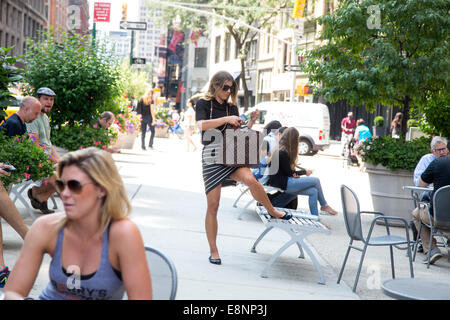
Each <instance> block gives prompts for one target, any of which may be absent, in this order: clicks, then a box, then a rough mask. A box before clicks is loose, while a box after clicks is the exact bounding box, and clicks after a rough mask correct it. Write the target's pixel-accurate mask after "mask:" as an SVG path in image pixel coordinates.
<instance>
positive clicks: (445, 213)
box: [413, 186, 450, 268]
mask: <svg viewBox="0 0 450 320" xmlns="http://www.w3.org/2000/svg"><path fill="white" fill-rule="evenodd" d="M421 204H423V205H425V206H426V208H427V213H428V221H430V224H426V223H425V222H423V221H420V222H421V223H420V227H419V231H418V235H417V239H416V242H415V244H414V256H413V260H415V258H416V253H417V246H418V245H419V242H420V231H421V230H422V227H423V226H424V225H425V226H426V227H428V228H429V229H430V246H431V243H432V240H433V237H434V236H438V237H441V239H442V242H443V243H444V246H445V249H447V256H448V261H449V262H450V251H449V248H448V246H447V241H444V238H447V239H449V238H450V186H445V187H442V188H439V189H438V190H437V191H436V192H435V193H434V195H433V213H434V214H433V216H431V213H430V205H429V203H427V202H421ZM430 256H431V248H429V250H428V253H427V268H430Z"/></svg>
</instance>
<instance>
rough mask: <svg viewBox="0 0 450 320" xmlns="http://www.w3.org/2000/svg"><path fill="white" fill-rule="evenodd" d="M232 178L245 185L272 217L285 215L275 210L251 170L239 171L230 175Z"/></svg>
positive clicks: (243, 169)
mask: <svg viewBox="0 0 450 320" xmlns="http://www.w3.org/2000/svg"><path fill="white" fill-rule="evenodd" d="M230 178H231V179H233V180H235V181H240V182H242V183H244V184H245V185H246V186H247V187H248V188H249V189H250V193H251V194H252V196H253V199H255V200H256V201H258V202H260V203H262V205H263V206H264V208H266V210H267V212H268V213H269V214H270V215H271V216H273V217H275V218H281V217H283V216H284V215H285V213H284V212H281V211H278V210H275V208H274V207H273V205H272V203H271V202H270V200H269V198H268V197H267V194H266V192H265V191H264V188H263V186H262V185H261V184H260V183H259V182H258V180H256V179H255V177H254V176H253V173H252V172H251V171H250V169H249V168H246V167H242V168H239V169H237V170H236V171H235V172H233V173H232V174H231V175H230Z"/></svg>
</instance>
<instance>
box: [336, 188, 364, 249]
mask: <svg viewBox="0 0 450 320" xmlns="http://www.w3.org/2000/svg"><path fill="white" fill-rule="evenodd" d="M341 199H342V211H343V213H344V221H345V227H346V228H347V233H348V235H349V237H350V238H351V239H353V240H361V241H363V240H364V237H363V234H362V227H361V216H360V209H359V201H358V197H357V196H356V194H355V193H354V192H353V190H352V189H350V188H349V187H347V186H346V185H341Z"/></svg>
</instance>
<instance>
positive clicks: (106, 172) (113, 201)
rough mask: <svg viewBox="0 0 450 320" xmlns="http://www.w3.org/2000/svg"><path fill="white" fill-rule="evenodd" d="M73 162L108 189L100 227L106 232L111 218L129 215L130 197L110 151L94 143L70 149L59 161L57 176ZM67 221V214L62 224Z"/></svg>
mask: <svg viewBox="0 0 450 320" xmlns="http://www.w3.org/2000/svg"><path fill="white" fill-rule="evenodd" d="M71 165H74V166H76V167H77V168H79V169H81V170H82V171H83V172H84V173H86V174H87V175H88V176H89V178H90V179H91V180H92V181H93V182H94V183H95V184H96V185H98V186H99V187H101V188H103V190H105V197H103V203H102V206H101V208H100V228H101V230H102V231H103V232H104V231H105V230H106V227H107V226H108V225H109V223H110V222H111V221H114V220H120V219H124V218H126V217H127V216H128V215H129V213H130V212H131V204H130V200H129V199H128V196H127V193H126V191H125V187H124V185H123V181H122V178H121V177H120V175H119V171H118V170H117V167H116V165H115V164H114V160H113V158H112V156H111V154H110V153H109V152H107V151H104V150H101V149H98V148H95V147H90V148H86V149H82V150H77V151H74V152H69V153H66V154H65V155H64V156H63V157H62V158H61V160H60V161H59V163H58V170H57V177H61V175H62V173H63V170H64V168H65V167H67V166H71ZM67 221H68V220H67V218H66V217H64V218H63V220H62V221H60V223H61V224H60V227H63V226H64V225H65V224H66V223H67Z"/></svg>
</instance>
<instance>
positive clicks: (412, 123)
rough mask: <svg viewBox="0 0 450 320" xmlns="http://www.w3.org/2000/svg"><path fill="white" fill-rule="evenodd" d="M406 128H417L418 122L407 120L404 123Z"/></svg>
mask: <svg viewBox="0 0 450 320" xmlns="http://www.w3.org/2000/svg"><path fill="white" fill-rule="evenodd" d="M406 126H407V127H408V128H411V127H418V126H419V121H418V120H416V119H409V120H408V121H407V122H406Z"/></svg>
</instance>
